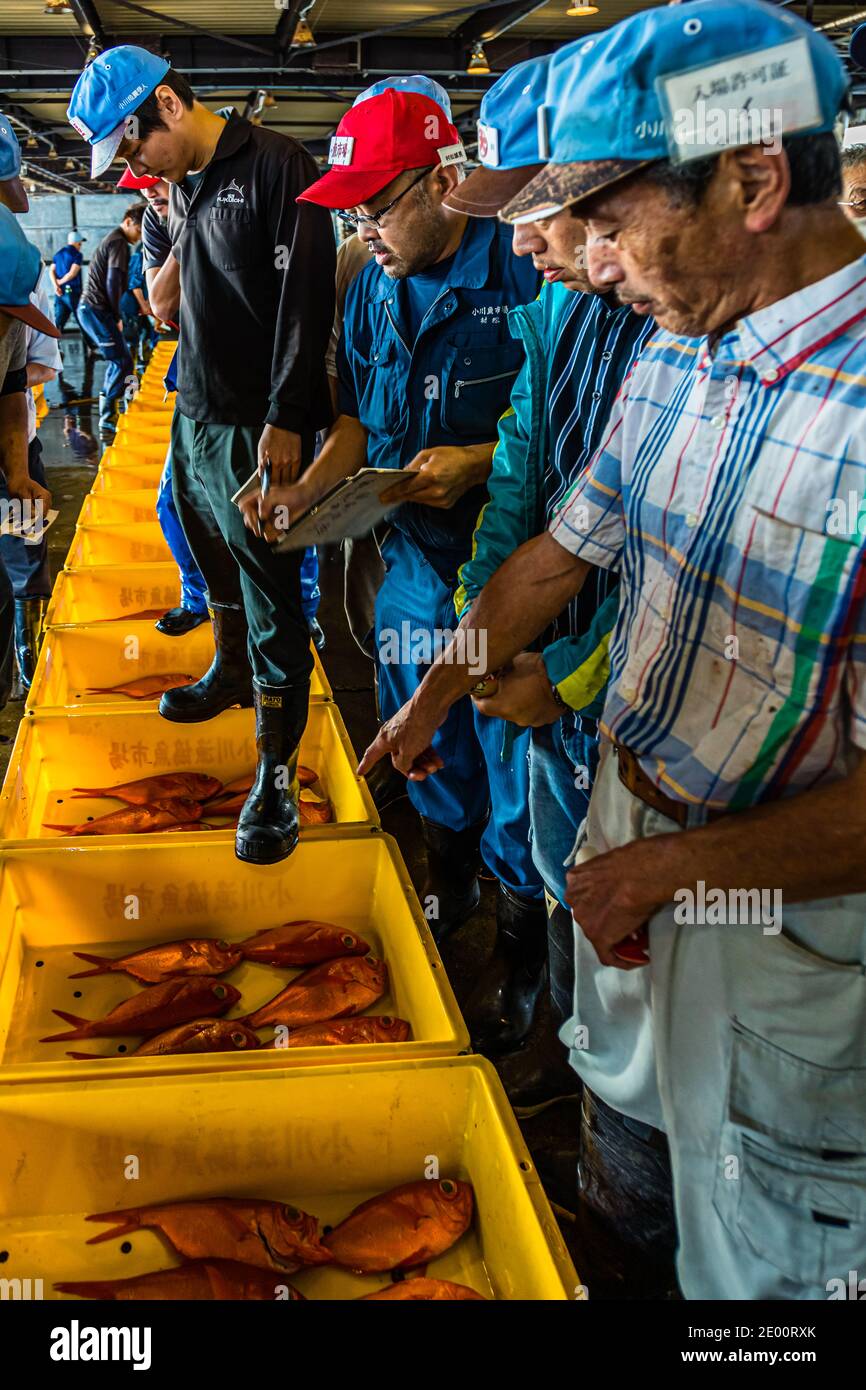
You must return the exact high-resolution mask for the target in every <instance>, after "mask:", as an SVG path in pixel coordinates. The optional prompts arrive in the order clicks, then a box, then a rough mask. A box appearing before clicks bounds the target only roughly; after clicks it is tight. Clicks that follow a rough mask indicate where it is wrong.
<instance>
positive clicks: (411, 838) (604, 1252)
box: [0, 331, 676, 1299]
mask: <svg viewBox="0 0 866 1390" xmlns="http://www.w3.org/2000/svg"><path fill="white" fill-rule="evenodd" d="M62 352H63V357H64V374H63V384H62V389H61V388H60V387H58V384H57V383H52V384H51V385H50V386H49V387H48V388H47V390H46V398H47V399H48V400H49V402H50V403H51V405H52V409H51V411H50V413H49V415H48V416H47V417H46V419H45V420H44V421H43V423H42V426H41V428H40V439H41V441H42V447H43V451H44V459H45V464H46V472H47V476H48V484H49V487H50V489H51V492H52V495H53V499H54V505H55V506H56V507H59V509H60V516H59V517H58V520H57V521H56V522H55V524H54V526H53V527H52V529H51V532H50V533H49V535H50V545H49V549H50V555H51V564H52V573H53V574H55V575H56V574H57V572H58V571H59V570H60V569H62V567H63V562H64V559H65V556H66V552H67V550H68V548H69V544H70V541H71V539H72V534H73V531H74V529H75V523H76V520H77V517H78V512H79V510H80V507H81V503H82V501H83V499H84V497H85V496H86V494H87V493H88V492H89V491H90V488H91V486H92V483H93V478H94V475H95V473H96V468H97V465H98V461H99V457H100V454H101V452H102V450H101V447H100V446H99V444H98V442H96V439H95V436H96V409H95V405H94V406H89V405H82V406H77V405H75V404H74V403H72V404H70V405H68V406H67V408H66V410H65V409H64V405H63V402H64V399H65V400H66V401H67V402H70V401H72V402H74V400H75V399H77V398H79V397H87V396H95V395H96V394H97V393H98V387H99V383H100V382H101V378H102V372H103V366H102V364H101V363H98V364H97V365H96V367H95V381H94V367H93V364H92V363H90V362H85V359H84V353H83V350H82V344H81V339H80V337H79V335H78V333H77V331H74V332H72V333H70V332H67V333H66V334H65V335H64V338H63V342H62ZM70 411H71V412H72V413H73V418H74V420H75V426H76V430H77V433H76V434H74V435H72V436H70V435H69V432H68V423H69V414H70ZM65 420H66V422H67V430H64V421H65ZM88 437H89V438H90V440H91V443H90V444H88ZM320 570H321V577H320V583H321V589H322V604H321V608H320V613H319V618H320V621H321V623H322V626H323V628H324V630H325V634H326V637H327V646H326V648H325V651H324V652H323V662H324V665H325V667H326V670H327V674H328V678H329V680H330V682H331V685H332V687H333V690H334V698H335V700H336V701H337V703H338V704H339V707H340V711H341V713H342V716H343V719H344V720H345V722H346V726H347V728H348V730H349V734H350V737H351V739H352V742H353V744H354V746H355V749H356V751H357V752H358V753H359V754H360V753H361V752H362V750H363V749H364V748H365V747H366V746H367V744H368V743H369V742H370V740H371V739H372V737H373V736H374V733H375V729H376V714H375V704H374V698H373V687H372V664H371V662H370V661H369V660H368V658H367V657H366V656H364V655H363V654H362V653H361V651H360V650H359V648H358V647H357V646H356V644H355V642H354V641H353V639H352V637H351V635H350V633H349V630H348V625H347V623H346V619H345V614H344V611H343V587H342V586H343V570H342V555H341V553H340V551H339V550H337V549H328V550H326V551H325V552H323V553H320ZM21 712H22V702H21V701H20V700H18V701H16V700H12V701H10V703H9V704H8V705H7V707H6V709H5V710H4V711H2V712H0V739H2V738H5V739H6V740H8V741H6V742H0V769H2V771H3V772H5V769H6V765H7V763H8V760H9V755H10V752H11V746H12V743H11V740H12V739H14V736H15V733H16V730H17V726H18V722H19V720H20V717H21ZM382 824H383V828H384V829H385V830H386V831H388V832H389V833H390V834H392V835H393V836H394V837H395V838H396V839H397V841H398V843H399V845H400V848H401V850H402V853H403V855H404V857H405V859H406V862H407V864H408V866H409V870H410V873H411V875H412V878H413V881H414V883H415V885H416V887H417V888H419V889H420V887H421V883H422V881H423V877H424V859H423V849H422V845H421V839H420V835H419V827H418V820H417V817H416V815H415V813H414V811H413V810H412V808H411V807H410V805H409V802H408V800H406V799H405V798H404V799H402V800H400V801H399V802H397V803H395V804H394V805H392V806H390V807H388V808H387V809H386V810H385V811H384V813H383V815H382ZM494 912H495V890H494V885H493V884H491V883H483V884H482V902H481V908H480V910H479V911H478V912H477V913H476V914H475V916H474V917H473V919H472V920H471V921H470V922H469V923H467V924H466V926H465V927H463V928H462V929H461V930H460V931H459V932H457V933H456V934H455V936H454V937H453V938H452V939H450V940H448V941H447V942H446V943H445V944H444V946H443V948H442V956H443V960H444V963H445V967H446V969H447V971H448V975H449V978H450V980H451V984H452V987H453V989H454V992H455V994H456V996H457V1000H458V1003H459V1004H461V1006H462V1004H463V1003H464V1001H465V998H466V996H467V993H468V989H469V987H470V986H471V984H472V983H473V982H474V980H475V979H476V978H477V975H478V972H479V969H480V967H481V965H482V963H483V960H484V959H485V957H486V955H487V953H488V952H489V950H490V948H491V946H492V944H493V938H494V935H495V917H494ZM546 1026H547V1011H546V1008H544V1009H541V1010H539V1018H538V1019H537V1021H536V1028H545V1027H546ZM578 1117H579V1110H578V1107H577V1105H576V1104H575V1103H574V1102H564V1103H562V1104H559V1105H557V1106H555V1107H552V1108H551V1109H548V1110H547V1111H545V1112H543V1113H542V1114H541V1115H538V1116H535V1117H533V1118H531V1119H528V1120H525V1121H523V1122H522V1126H521V1127H522V1129H523V1133H524V1137H525V1139H526V1142H527V1145H528V1146H529V1149H530V1151H531V1153H532V1154H533V1157H534V1158H535V1160H536V1162H537V1163H539V1165H541V1166H542V1167H544V1165H545V1164H550V1163H551V1161H552V1162H553V1163H554V1164H555V1166H556V1168H557V1170H558V1171H561V1172H562V1173H563V1174H564V1175H565V1179H564V1182H563V1183H562V1184H561V1185H560V1186H559V1188H558V1191H557V1193H556V1195H558V1196H559V1198H560V1201H561V1203H562V1204H563V1206H567V1207H569V1208H570V1209H572V1208H575V1207H578V1211H577V1216H576V1218H571V1219H570V1218H569V1215H568V1213H567V1212H559V1211H558V1212H557V1215H558V1219H559V1221H560V1225H561V1228H562V1232H563V1236H564V1238H565V1240H566V1243H567V1244H568V1246H569V1248H570V1250H571V1254H572V1258H573V1259H574V1263H575V1266H576V1268H577V1270H578V1273H579V1275H580V1278H581V1280H582V1281H583V1283H584V1284H585V1285H586V1286H587V1287H588V1289H589V1294H590V1297H591V1298H601V1299H647V1298H649V1299H667V1298H670V1297H676V1293H675V1281H674V1279H673V1275H672V1271H671V1270H670V1269H669V1268H667V1267H664V1266H663V1267H661V1268H660V1267H658V1266H656V1265H654V1264H653V1263H652V1262H649V1263H647V1262H646V1261H638V1260H637V1259H635V1258H634V1257H633V1255H632V1254H631V1253H630V1252H629V1251H628V1250H627V1248H626V1247H624V1246H623V1245H622V1244H621V1242H619V1241H617V1240H615V1239H613V1237H612V1236H611V1234H610V1232H609V1231H608V1230H607V1229H606V1228H603V1227H601V1226H600V1225H599V1224H598V1223H597V1222H596V1221H595V1220H594V1219H593V1218H592V1216H591V1215H590V1214H588V1213H586V1212H583V1211H582V1210H580V1209H579V1204H577V1203H576V1202H575V1201H571V1200H569V1190H570V1187H571V1175H572V1174H574V1173H575V1172H576V1163H577V1133H578ZM549 1195H553V1191H552V1189H549Z"/></svg>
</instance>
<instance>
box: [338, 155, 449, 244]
mask: <svg viewBox="0 0 866 1390" xmlns="http://www.w3.org/2000/svg"><path fill="white" fill-rule="evenodd" d="M435 168H436V165H435V164H431V165H430V166H429V168H427V169H422V170H421V173H420V174H419V175H418V177H417V178H415V179H413V180H412V182H411V183H410V184H409V185H408V187H406V188H404V189H403V192H402V193H398V194H397V197H396V198H393V199H392V200H391V202H390V203H386V204H385V206H384V207H383V208H378V209H377V210H376V212H372V213H370V215H369V216H368V215H367V214H366V213H364V212H362V213H361V215H360V216H359V217H356V216H355V214H354V213H353V212H338V213H337V216H338V217H339V219H340V221H341V222H345V223H346V225H347V226H348V227H351V228H352V229H353V230H354V231H356V232H357V230H358V228H359V227H375V228H376V230H377V231H378V230H379V228H380V227H381V225H382V218H383V217H385V216H386V215H387V214H388V213H389V212H390V211H391V209H392V208H395V207H396V206H397V204H398V203H399V201H400V199H401V198H405V197H406V194H407V193H411V192H412V189H413V188H415V187H416V186H417V185H418V184H419V183H420V182H421V180H422V179H426V177H427V175H428V174H429V173H430V170H431V169H435Z"/></svg>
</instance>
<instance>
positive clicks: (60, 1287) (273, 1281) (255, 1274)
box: [54, 1260, 305, 1302]
mask: <svg viewBox="0 0 866 1390" xmlns="http://www.w3.org/2000/svg"><path fill="white" fill-rule="evenodd" d="M54 1287H55V1289H57V1291H58V1293H72V1294H75V1295H76V1296H77V1297H78V1298H103V1299H112V1298H113V1299H115V1300H125V1299H135V1300H136V1301H142V1302H144V1301H153V1300H154V1299H172V1300H174V1301H176V1302H179V1301H180V1300H181V1299H199V1300H201V1301H203V1302H204V1301H208V1302H209V1301H211V1300H223V1299H253V1298H255V1299H264V1298H281V1299H284V1300H285V1301H286V1302H296V1301H297V1300H299V1299H300V1300H301V1301H302V1302H303V1301H305V1300H304V1295H303V1294H302V1293H299V1292H298V1290H297V1289H295V1288H293V1287H292V1285H291V1284H287V1283H285V1282H284V1281H283V1280H282V1276H281V1275H279V1276H277V1277H276V1278H275V1277H274V1273H273V1271H267V1270H263V1269H258V1268H257V1267H256V1266H255V1265H245V1264H241V1263H240V1262H239V1261H238V1260H188V1261H187V1262H186V1263H185V1264H182V1265H176V1266H175V1268H174V1269H157V1270H153V1271H152V1272H151V1273H150V1274H135V1275H133V1277H132V1278H131V1279H85V1280H64V1281H63V1282H62V1283H59V1284H55V1285H54Z"/></svg>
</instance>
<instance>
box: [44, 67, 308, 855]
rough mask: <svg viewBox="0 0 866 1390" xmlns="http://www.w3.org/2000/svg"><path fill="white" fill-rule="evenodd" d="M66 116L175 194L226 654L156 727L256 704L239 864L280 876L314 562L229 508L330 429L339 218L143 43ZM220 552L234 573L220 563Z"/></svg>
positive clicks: (198, 483)
mask: <svg viewBox="0 0 866 1390" xmlns="http://www.w3.org/2000/svg"><path fill="white" fill-rule="evenodd" d="M130 93H133V94H134V95H133V96H132V99H130ZM67 114H68V117H69V120H70V123H71V124H72V125H73V126H76V128H77V129H78V130H79V131H80V132H81V133H82V134H83V135H84V137H85V138H86V139H87V140H89V142H90V144H91V146H92V167H93V168H94V170H95V171H96V172H97V173H98V172H101V171H103V170H104V169H105V168H107V167H108V165H109V164H110V163H111V161H112V159H113V158H114V157H115V155H119V156H120V157H121V158H125V159H126V160H127V162H128V163H129V166H130V168H131V170H132V172H133V173H134V174H135V175H136V176H137V177H141V176H142V175H145V174H150V175H160V176H164V177H165V178H166V179H167V181H168V182H169V183H170V184H171V192H170V199H169V216H168V230H169V234H170V236H171V241H172V255H171V259H172V260H174V261H176V262H178V263H179V267H180V269H179V274H178V280H179V291H180V293H179V301H178V302H179V311H178V313H179V319H178V321H179V323H180V351H179V355H178V391H177V409H176V411H175V415H174V420H173V422H172V437H171V445H172V472H173V486H174V498H175V503H176V505H177V509H178V514H179V516H180V518H181V522H182V524H183V527H184V531H185V532H186V536H187V540H188V541H189V543H190V548H191V550H192V552H193V554H194V556H195V558H196V561H197V563H198V565H199V568H200V569H201V571H202V573H203V574H204V576H205V579H206V581H207V586H208V600H209V603H210V607H211V609H212V611H213V613H214V641H215V647H216V655H215V658H214V661H213V663H212V665H211V667H210V669H209V670H208V672H207V673H206V674H205V676H204V677H203V678H202V680H200V681H197V682H196V683H195V684H194V685H191V686H186V687H183V688H179V689H176V690H171V691H167V692H166V694H165V695H163V697H162V699H161V701H160V714H161V715H162V717H163V718H165V719H168V720H172V721H175V722H178V723H198V722H200V721H202V720H206V719H211V718H213V717H214V716H215V715H216V714H219V713H220V711H221V710H223V709H228V708H230V707H231V706H232V705H237V704H242V705H244V704H249V703H250V702H251V700H252V701H253V702H254V703H255V707H256V746H257V752H258V766H257V772H256V778H255V781H254V783H253V787H252V790H251V791H250V794H249V797H248V798H247V801H246V804H245V806H244V808H243V810H242V811H241V815H240V818H239V821H238V827H237V834H236V836H235V853H236V855H237V856H238V858H240V859H244V860H246V861H248V862H250V863H255V864H271V863H277V862H279V861H280V860H282V859H285V858H286V857H287V856H288V855H289V854H291V853H292V851H293V850H294V848H295V846H296V844H297V839H298V820H299V811H298V796H299V784H298V775H297V764H298V751H299V746H300V740H301V735H302V733H303V730H304V728H305V726H306V722H307V711H308V703H309V688H310V673H311V671H312V667H313V657H312V653H311V651H310V640H309V637H310V635H309V629H308V627H307V624H306V621H305V619H304V614H303V610H302V606H301V593H300V567H301V557H300V556H299V555H297V554H277V553H275V552H274V551H272V550H271V548H270V546H269V545H268V543H267V541H266V540H265V539H264V537H263V536H262V535H260V534H253V533H251V532H250V531H249V530H248V529H247V528H246V527H245V526H244V522H243V519H242V516H241V513H240V511H239V510H238V508H237V507H236V506H235V504H234V502H233V500H232V498H233V496H234V494H235V492H236V491H237V490H238V489H239V488H240V487H241V486H243V485H245V484H246V483H247V482H248V481H249V479H250V475H251V474H253V475H254V476H257V477H258V479H260V480H261V481H262V482H264V481H265V479H268V480H270V481H271V482H273V483H274V484H276V485H282V484H284V483H289V482H291V481H293V480H294V479H295V478H296V477H297V476H298V474H299V473H300V472H301V471H302V470H303V469H304V468H305V467H307V465H308V464H309V462H310V461H311V459H312V456H313V450H314V447H315V440H316V433H317V431H318V430H320V429H322V428H325V427H326V426H327V425H328V424H329V423H330V400H329V396H328V388H327V377H326V374H325V361H324V359H325V350H326V348H327V343H328V334H329V333H330V330H331V325H332V323H333V317H334V261H335V244H334V236H333V230H332V227H331V221H330V218H329V217H328V216H327V214H326V213H324V212H322V211H320V210H319V209H315V208H309V207H306V206H305V205H302V206H300V207H299V206H298V204H297V202H296V199H297V197H298V194H300V193H301V192H303V190H304V189H305V188H307V187H308V186H309V184H310V183H311V182H313V180H314V179H315V177H316V173H317V169H316V165H315V162H314V160H313V159H312V157H311V156H310V155H309V154H308V153H307V152H306V151H305V150H304V149H303V148H302V146H300V145H299V144H298V143H297V142H296V141H295V140H292V139H290V138H289V137H288V136H284V135H281V134H278V133H277V132H276V131H273V130H268V129H266V128H264V127H256V126H253V125H251V124H250V122H249V121H245V120H243V119H242V118H241V117H238V116H237V115H235V114H232V115H231V116H230V117H229V118H228V120H224V119H223V118H222V117H221V116H218V115H216V114H215V113H214V112H212V111H209V110H208V109H207V107H205V106H204V105H203V104H202V103H201V102H200V101H198V100H196V98H195V94H194V92H193V90H192V88H191V87H190V85H189V83H188V82H187V80H186V78H184V77H183V75H182V74H181V73H179V72H177V71H175V70H174V69H173V68H171V67H170V64H169V63H168V62H166V61H165V60H164V59H162V58H157V57H156V56H155V55H154V54H153V53H149V52H148V51H147V50H145V49H142V48H137V47H134V46H131V45H123V46H121V47H118V48H112V49H108V50H106V51H105V52H103V53H101V54H100V55H99V56H98V57H97V58H95V59H94V60H93V62H92V63H90V64H89V65H88V67H87V68H85V70H84V72H83V73H82V75H81V77H80V78H79V79H78V82H77V83H76V85H75V89H74V91H73V94H72V99H71V102H70V105H69V109H68V112H67ZM190 210H194V215H193V216H190V215H189V213H190ZM154 290H155V286H154V285H151V302H152V304H153V307H154V309H155V311H156V312H157V314H159V315H160V317H163V318H164V317H166V316H167V315H166V314H165V312H164V310H163V307H162V304H161V301H160V300H159V299H158V298H154ZM176 298H177V297H176ZM169 316H170V315H169ZM187 344H189V346H190V348H191V350H190V351H189V352H187V351H186V346H187ZM217 537H220V538H221V539H222V541H223V542H224V543H225V544H226V545H227V546H228V547H229V549H230V550H231V552H232V554H233V556H234V558H235V560H236V562H237V563H236V565H235V566H234V567H232V566H229V565H226V564H224V563H223V560H222V555H224V551H222V552H220V553H219V554H217V553H216V551H215V550H214V547H213V545H212V541H213V540H214V539H215V538H217ZM251 665H252V676H253V679H252V683H251V681H250V666H251Z"/></svg>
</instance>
